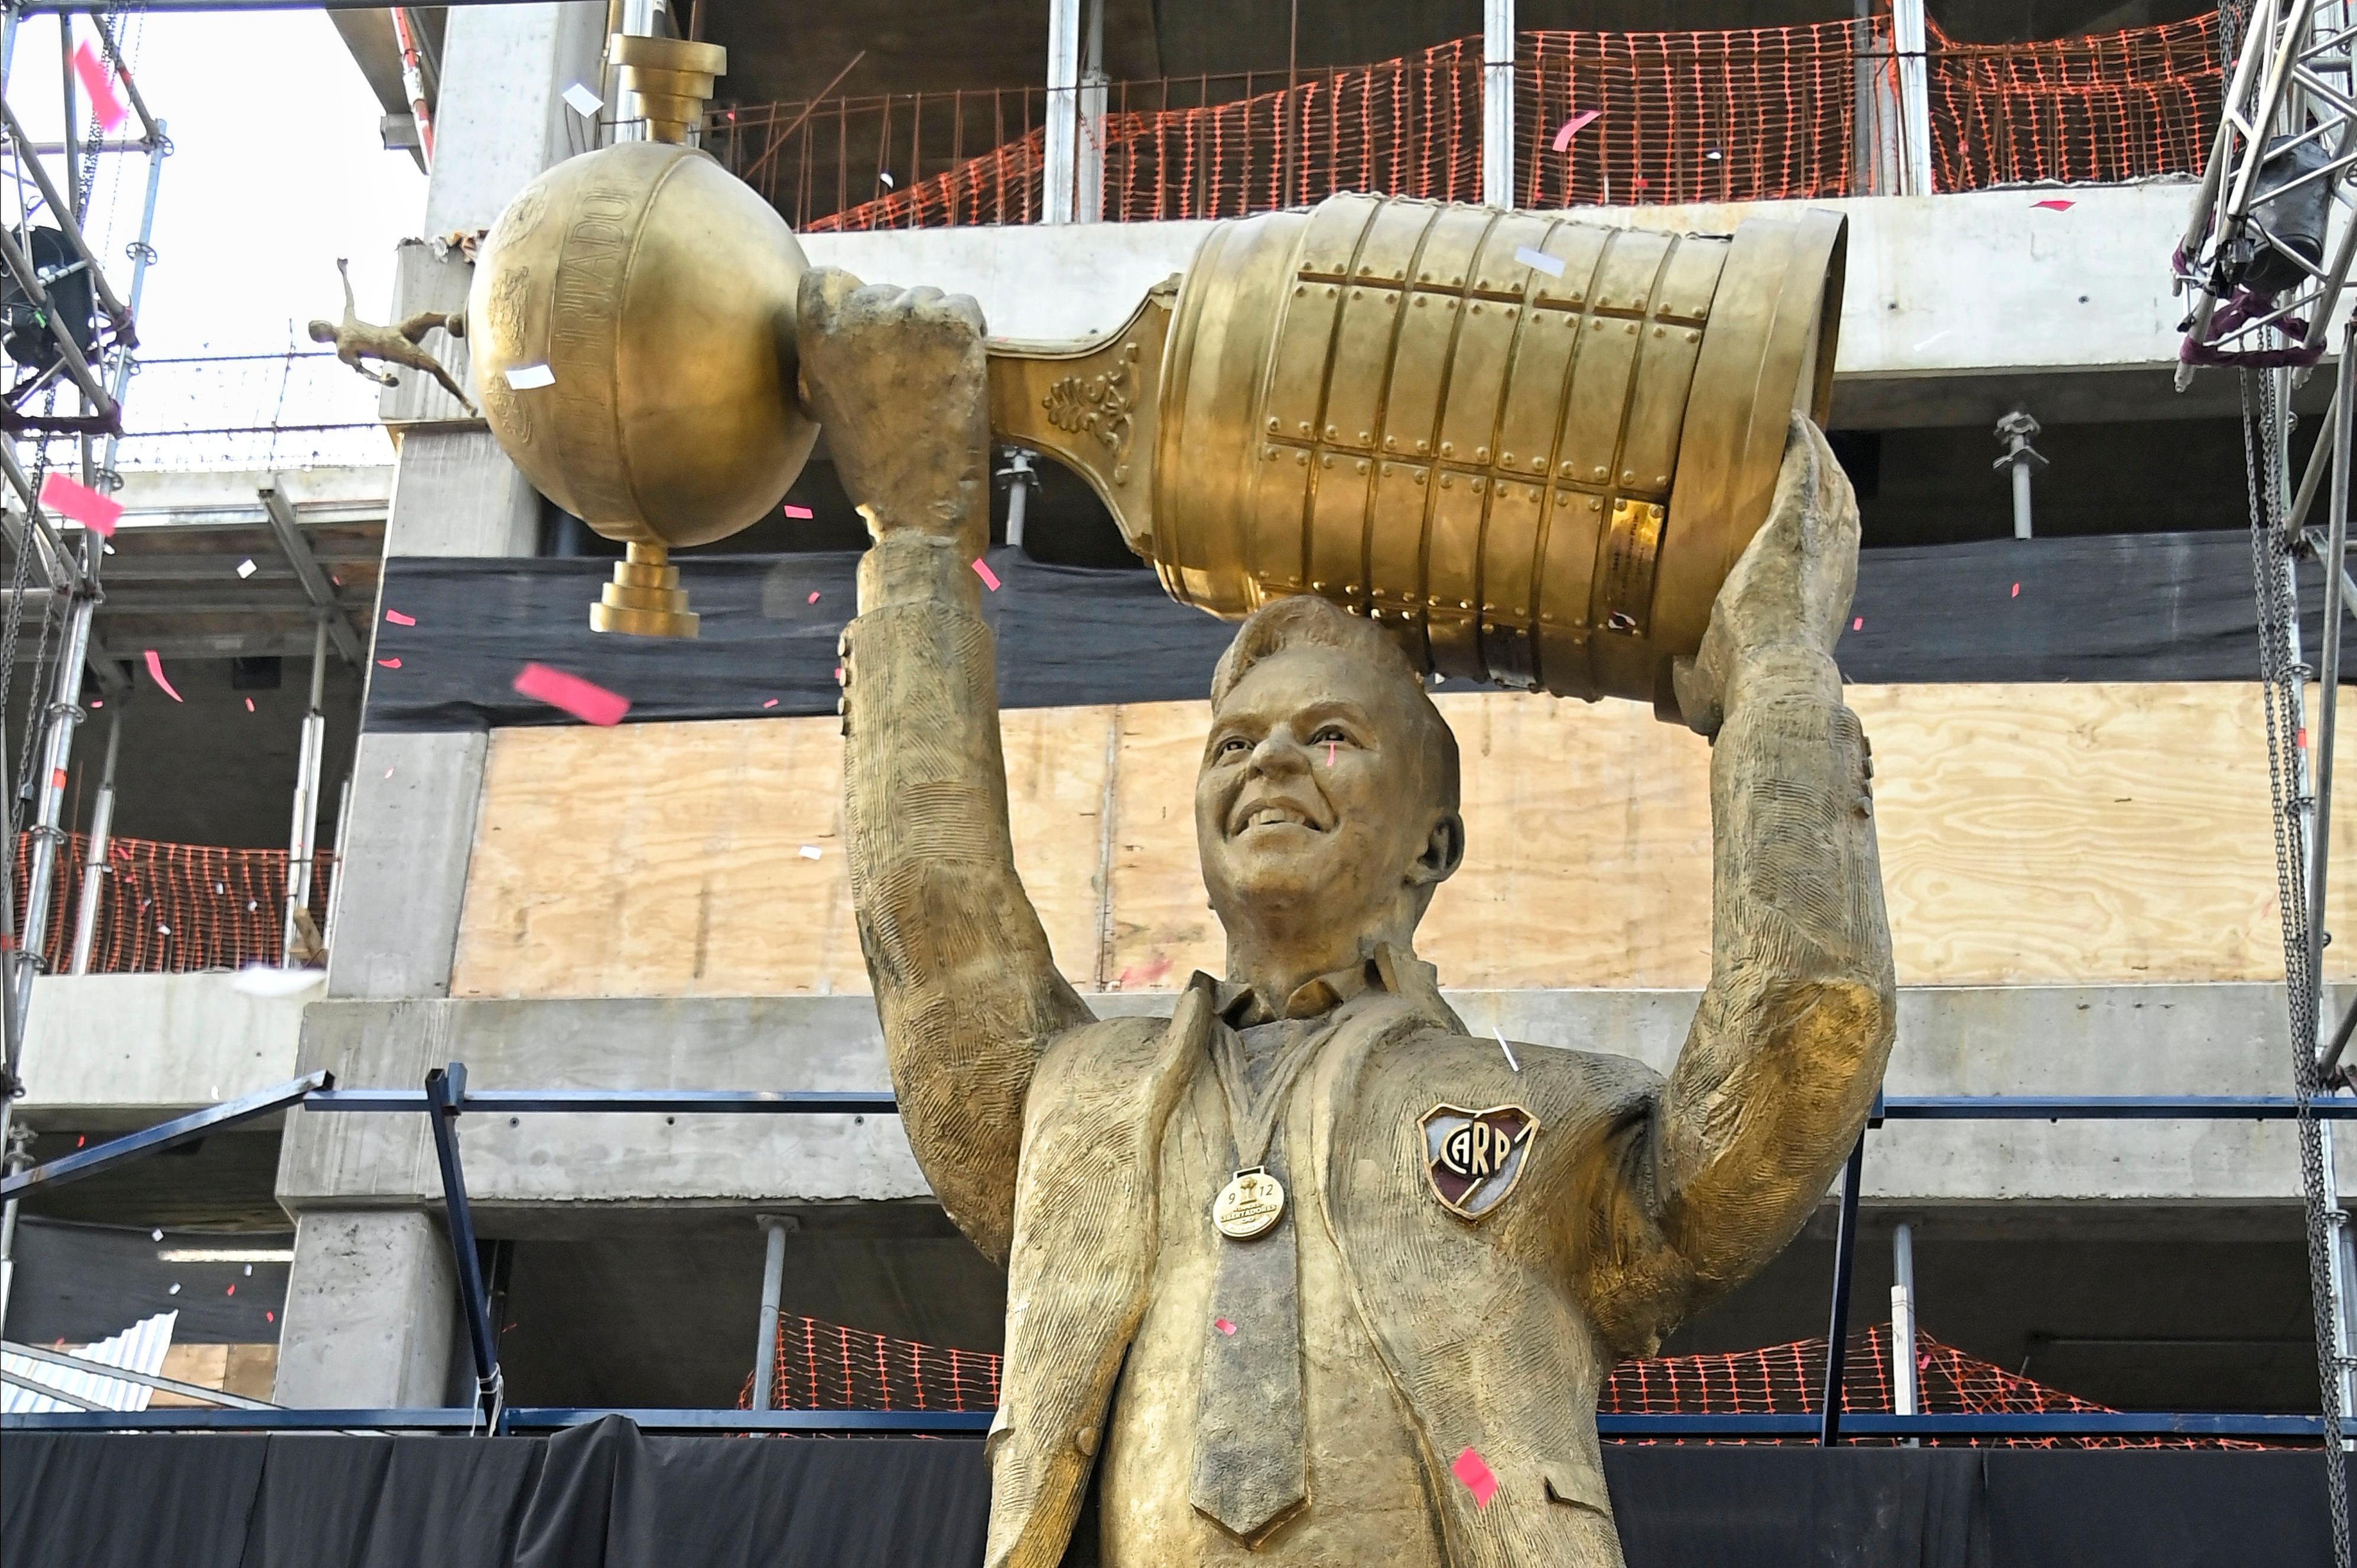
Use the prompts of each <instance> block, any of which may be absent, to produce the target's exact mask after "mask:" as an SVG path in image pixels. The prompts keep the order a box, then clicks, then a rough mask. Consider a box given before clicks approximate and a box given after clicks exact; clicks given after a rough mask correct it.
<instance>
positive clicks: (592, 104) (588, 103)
mask: <svg viewBox="0 0 2357 1568" xmlns="http://www.w3.org/2000/svg"><path fill="white" fill-rule="evenodd" d="M565 102H567V103H570V104H572V105H573V112H574V113H576V114H578V115H580V116H581V117H582V118H583V119H585V120H587V119H590V118H593V117H594V116H595V115H596V114H597V111H598V110H600V109H603V108H604V107H606V101H605V100H604V99H602V98H600V97H598V96H597V94H596V93H594V92H592V91H589V89H588V87H587V84H586V83H583V82H578V81H576V82H575V83H574V84H573V85H572V86H570V87H568V88H566V89H565Z"/></svg>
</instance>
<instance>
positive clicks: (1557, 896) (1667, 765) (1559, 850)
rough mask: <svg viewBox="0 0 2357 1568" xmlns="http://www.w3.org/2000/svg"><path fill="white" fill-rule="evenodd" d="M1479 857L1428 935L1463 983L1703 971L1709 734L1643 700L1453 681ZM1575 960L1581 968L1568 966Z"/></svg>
mask: <svg viewBox="0 0 2357 1568" xmlns="http://www.w3.org/2000/svg"><path fill="white" fill-rule="evenodd" d="M1440 709H1441V713H1442V714H1443V715H1444V716H1445V717H1447V719H1448V724H1449V727H1450V728H1451V729H1453V730H1455V731H1456V732H1457V746H1458V756H1459V757H1460V760H1461V765H1462V769H1463V785H1462V794H1463V811H1464V815H1465V865H1464V866H1463V867H1462V868H1461V869H1460V870H1459V871H1458V874H1457V875H1455V876H1454V877H1452V878H1450V879H1449V880H1448V882H1447V883H1445V884H1444V885H1442V886H1441V888H1440V890H1439V892H1438V893H1437V894H1436V895H1435V896H1434V897H1433V901H1432V908H1431V909H1430V910H1429V911H1428V912H1427V913H1426V916H1425V921H1424V928H1423V930H1422V931H1421V932H1420V933H1419V940H1418V941H1417V943H1416V946H1417V950H1419V951H1420V952H1422V953H1423V955H1424V956H1425V957H1426V958H1427V959H1430V960H1431V961H1433V962H1434V963H1435V964H1437V965H1438V966H1439V969H1440V973H1441V978H1442V980H1443V981H1444V982H1445V983H1448V984H1450V985H1462V986H1469V987H1477V988H1488V987H1516V986H1555V985H1634V986H1684V985H1700V984H1701V983H1703V982H1704V981H1705V980H1706V979H1707V978H1708V977H1709V973H1710V747H1709V746H1707V745H1706V743H1705V742H1704V741H1703V740H1702V738H1701V737H1700V736H1696V735H1694V734H1692V733H1691V732H1689V731H1686V730H1683V729H1677V728H1674V727H1673V726H1671V725H1664V724H1662V723H1660V722H1659V721H1657V720H1656V719H1655V718H1654V717H1653V715H1652V712H1651V711H1650V710H1649V709H1646V708H1644V707H1641V706H1640V705H1638V704H1637V703H1572V702H1563V701H1560V700H1558V699H1556V698H1554V697H1548V696H1544V695H1527V694H1512V693H1501V694H1498V695H1488V694H1483V695H1479V696H1446V697H1443V698H1441V699H1440ZM1566 976H1576V977H1577V978H1572V979H1566V978H1564V977H1566Z"/></svg>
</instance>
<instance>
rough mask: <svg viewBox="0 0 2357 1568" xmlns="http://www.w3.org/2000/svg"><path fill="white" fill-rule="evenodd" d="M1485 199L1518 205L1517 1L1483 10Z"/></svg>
mask: <svg viewBox="0 0 2357 1568" xmlns="http://www.w3.org/2000/svg"><path fill="white" fill-rule="evenodd" d="M1481 199H1482V200H1483V201H1486V202H1488V203H1489V204H1490V205H1491V206H1492V207H1512V205H1513V204H1514V0H1483V5H1482V7H1481Z"/></svg>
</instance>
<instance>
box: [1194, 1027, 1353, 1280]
mask: <svg viewBox="0 0 2357 1568" xmlns="http://www.w3.org/2000/svg"><path fill="white" fill-rule="evenodd" d="M1326 1033H1327V1031H1326V1030H1325V1029H1323V1028H1315V1029H1305V1030H1304V1031H1302V1033H1301V1035H1300V1037H1299V1038H1297V1039H1294V1040H1290V1041H1287V1042H1286V1044H1285V1045H1284V1046H1283V1047H1281V1048H1279V1049H1278V1050H1277V1051H1276V1053H1275V1057H1274V1058H1273V1059H1270V1060H1268V1061H1266V1063H1265V1066H1266V1069H1267V1070H1266V1071H1265V1072H1264V1073H1263V1074H1261V1075H1260V1082H1259V1083H1258V1084H1257V1085H1255V1084H1254V1082H1253V1075H1252V1074H1251V1073H1250V1072H1249V1071H1248V1070H1247V1069H1246V1064H1245V1061H1244V1048H1243V1043H1242V1042H1241V1041H1240V1040H1238V1039H1237V1037H1236V1036H1234V1035H1232V1034H1231V1033H1229V1032H1228V1031H1226V1030H1224V1029H1222V1030H1220V1031H1218V1032H1217V1035H1216V1037H1215V1038H1214V1040H1213V1042H1212V1047H1211V1060H1212V1066H1213V1070H1214V1074H1215V1076H1216V1077H1217V1079H1218V1080H1219V1085H1220V1094H1221V1097H1222V1099H1223V1100H1225V1101H1227V1108H1228V1128H1229V1131H1230V1132H1231V1133H1232V1134H1233V1135H1234V1138H1235V1141H1236V1171H1235V1174H1234V1175H1233V1176H1230V1177H1229V1178H1228V1185H1227V1186H1225V1187H1222V1188H1221V1189H1220V1195H1219V1196H1218V1197H1215V1198H1213V1199H1212V1200H1211V1224H1212V1225H1213V1226H1214V1227H1215V1228H1216V1229H1217V1230H1219V1232H1220V1234H1221V1235H1222V1236H1225V1237H1226V1238H1227V1239H1228V1240H1231V1241H1250V1240H1254V1238H1256V1237H1261V1236H1265V1235H1267V1234H1268V1233H1269V1232H1270V1231H1272V1230H1275V1229H1276V1226H1277V1222H1278V1221H1279V1220H1281V1219H1284V1218H1285V1183H1284V1182H1283V1181H1282V1180H1280V1179H1279V1178H1278V1176H1277V1175H1276V1173H1275V1171H1273V1170H1271V1169H1269V1164H1270V1162H1269V1159H1268V1147H1269V1142H1270V1140H1271V1139H1272V1138H1273V1137H1274V1136H1275V1133H1276V1123H1277V1121H1278V1118H1279V1117H1281V1116H1282V1115H1283V1114H1284V1111H1285V1101H1286V1094H1287V1092H1288V1091H1289V1090H1291V1089H1292V1087H1293V1082H1294V1079H1296V1078H1297V1077H1298V1076H1299V1075H1300V1072H1301V1069H1303V1068H1304V1067H1306V1066H1307V1065H1308V1061H1309V1058H1310V1057H1311V1056H1312V1055H1314V1054H1315V1052H1316V1049H1317V1046H1318V1041H1319V1040H1320V1039H1322V1038H1323V1037H1324V1036H1325V1035H1326ZM1277 1163H1279V1164H1280V1165H1281V1164H1282V1162H1277Z"/></svg>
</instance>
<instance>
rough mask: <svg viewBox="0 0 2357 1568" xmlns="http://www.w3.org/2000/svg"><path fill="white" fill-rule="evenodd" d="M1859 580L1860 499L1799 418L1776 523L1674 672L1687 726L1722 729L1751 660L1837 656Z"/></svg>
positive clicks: (1745, 558)
mask: <svg viewBox="0 0 2357 1568" xmlns="http://www.w3.org/2000/svg"><path fill="white" fill-rule="evenodd" d="M1856 587H1857V497H1856V496H1855V495H1854V494H1853V493H1852V491H1851V489H1850V484H1849V476H1847V475H1846V474H1845V473H1843V472H1842V468H1841V464H1840V463H1839V462H1838V461H1836V460H1835V457H1834V454H1833V448H1832V447H1831V446H1828V445H1826V442H1825V438H1824V433H1823V432H1822V431H1820V430H1818V428H1817V427H1816V426H1815V425H1814V424H1812V423H1810V422H1809V421H1808V420H1807V419H1806V418H1804V417H1803V416H1801V415H1799V414H1795V415H1793V416H1792V429H1791V432H1790V433H1789V434H1788V435H1786V437H1785V441H1784V467H1783V470H1782V472H1781V474H1780V475H1779V476H1778V477H1777V480H1776V498H1775V500H1774V502H1773V503H1772V504H1771V505H1770V508H1769V511H1768V521H1767V523H1766V524H1765V525H1764V526H1762V527H1761V529H1760V532H1758V533H1757V534H1756V535H1754V536H1753V537H1752V541H1751V542H1750V543H1749V545H1748V546H1746V547H1745V549H1744V552H1743V554H1742V555H1741V556H1740V557H1739V558H1738V560H1737V561H1736V563H1735V570H1733V571H1732V572H1730V573H1728V574H1727V581H1726V583H1725V584H1724V585H1721V586H1720V588H1719V590H1718V598H1717V601H1716V602H1715V603H1714V604H1713V605H1712V606H1711V612H1710V627H1709V629H1708V630H1706V632H1704V634H1703V639H1702V648H1701V650H1700V651H1698V652H1697V653H1696V654H1695V656H1694V658H1692V659H1691V660H1679V661H1678V663H1677V666H1676V668H1675V671H1674V678H1675V681H1676V683H1677V693H1678V706H1679V708H1680V710H1681V711H1682V712H1684V714H1685V718H1686V722H1687V723H1688V724H1690V725H1693V726H1694V727H1695V729H1697V730H1699V731H1701V732H1702V733H1703V734H1704V735H1716V734H1717V733H1718V726H1719V724H1720V722H1721V720H1722V719H1724V718H1725V716H1726V710H1727V688H1728V685H1729V682H1731V681H1732V680H1733V679H1734V677H1735V675H1736V673H1737V671H1738V667H1739V666H1740V665H1741V664H1742V663H1743V662H1744V661H1746V660H1753V659H1760V658H1769V657H1773V656H1774V655H1775V654H1776V653H1777V652H1778V650H1796V651H1802V652H1810V653H1817V654H1823V655H1825V656H1827V657H1830V656H1831V655H1832V653H1833V650H1834V643H1835V640H1836V639H1839V638H1840V636H1841V632H1842V627H1843V624H1844V623H1845V621H1846V619H1847V618H1848V616H1849V601H1850V595H1851V593H1852V591H1853V590H1854V589H1855V588H1856Z"/></svg>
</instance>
